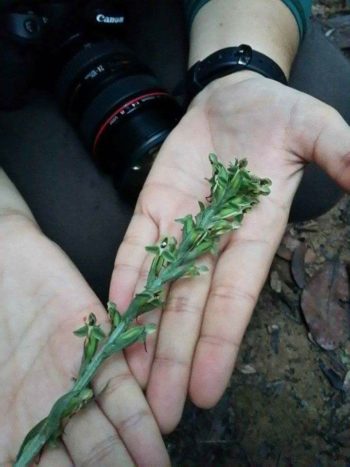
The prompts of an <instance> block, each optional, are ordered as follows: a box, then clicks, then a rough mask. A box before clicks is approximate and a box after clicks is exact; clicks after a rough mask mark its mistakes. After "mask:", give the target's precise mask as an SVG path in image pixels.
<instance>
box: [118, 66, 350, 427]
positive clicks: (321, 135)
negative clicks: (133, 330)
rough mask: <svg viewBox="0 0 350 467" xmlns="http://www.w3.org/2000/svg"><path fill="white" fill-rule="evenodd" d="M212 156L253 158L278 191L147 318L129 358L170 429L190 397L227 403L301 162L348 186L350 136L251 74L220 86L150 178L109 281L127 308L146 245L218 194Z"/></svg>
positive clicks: (141, 274) (325, 110) (199, 104)
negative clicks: (212, 186)
mask: <svg viewBox="0 0 350 467" xmlns="http://www.w3.org/2000/svg"><path fill="white" fill-rule="evenodd" d="M214 83H215V82H214ZM214 83H213V84H214ZM210 152H214V153H216V154H217V155H218V158H219V159H220V160H221V161H222V162H224V163H225V164H227V163H228V162H229V161H231V160H232V159H233V158H236V157H238V158H242V157H245V158H247V159H248V164H249V165H248V167H249V168H250V169H251V171H252V172H254V173H256V174H257V175H258V176H260V177H268V178H270V179H271V180H272V192H271V194H270V195H269V196H268V197H266V198H264V199H262V200H261V203H260V204H259V205H258V206H257V207H256V208H254V209H253V211H252V212H251V213H249V214H248V215H247V216H246V218H245V220H244V222H243V226H242V227H241V229H240V230H238V231H237V232H234V233H233V234H231V235H229V236H228V237H227V238H225V239H224V241H223V242H222V244H221V250H220V254H219V255H218V257H217V258H213V257H210V256H207V257H206V258H203V260H202V261H201V263H205V264H207V265H208V266H209V273H207V274H205V275H203V276H201V277H199V278H195V279H181V280H179V281H177V283H175V284H173V285H172V286H171V288H170V289H169V291H168V298H167V305H166V307H165V309H164V310H163V311H162V313H160V311H158V312H153V313H151V314H149V315H148V316H145V317H144V319H145V320H147V321H152V322H157V321H159V332H158V336H157V337H154V338H153V340H152V339H150V342H149V344H148V345H147V352H145V349H144V348H143V347H142V346H140V345H135V346H134V347H132V348H130V349H128V350H127V352H126V355H127V360H128V363H129V365H130V367H131V369H132V371H133V373H134V375H135V376H136V378H137V379H138V381H139V382H140V384H141V385H142V386H143V387H145V388H146V391H147V397H148V400H149V403H150V405H151V407H152V410H153V413H154V414H155V416H156V418H157V420H158V423H159V424H160V427H161V429H162V431H163V432H169V431H171V430H172V429H173V428H174V427H175V426H176V424H177V422H178V421H179V418H180V417H181V413H182V409H183V404H184V401H185V397H186V394H187V392H188V391H189V394H190V397H191V399H192V400H193V402H194V403H195V404H197V405H198V406H200V407H211V406H213V405H214V404H215V403H216V402H217V401H218V399H219V398H220V397H221V395H222V393H223V391H224V389H225V387H226V385H227V383H228V381H229V378H230V375H231V372H232V369H233V366H234V362H235V359H236V356H237V352H238V349H239V345H240V342H241V340H242V337H243V335H244V332H245V329H246V327H247V324H248V322H249V320H250V317H251V314H252V311H253V309H254V306H255V303H256V301H257V298H258V295H259V292H260V290H261V288H262V286H263V283H264V281H265V278H266V276H267V273H268V270H269V266H270V264H271V261H272V258H273V255H274V253H275V251H276V249H277V247H278V244H279V242H280V239H281V236H282V234H283V232H284V229H285V226H286V223H287V220H288V214H289V208H290V205H291V202H292V199H293V196H294V193H295V191H296V188H297V186H298V183H299V181H300V179H301V176H302V169H303V166H304V164H305V163H306V162H309V161H315V162H316V163H318V164H319V165H321V166H322V167H323V168H324V169H325V170H326V171H327V172H328V173H329V174H330V175H331V176H332V177H333V178H335V179H336V181H337V182H338V183H339V184H340V185H341V186H342V187H343V188H347V189H349V188H350V169H349V162H350V130H349V127H348V125H347V124H346V123H345V122H344V120H343V119H342V118H341V117H340V116H339V115H338V114H337V112H336V111H335V110H333V109H332V108H330V107H329V106H327V105H325V104H323V103H321V102H320V101H318V100H316V99H313V98H312V97H310V96H307V95H305V94H302V93H300V92H298V91H295V90H293V89H290V88H288V87H286V86H283V85H280V84H278V83H276V82H273V81H271V80H268V79H265V78H262V77H259V76H258V75H255V74H253V73H251V74H250V75H248V76H246V77H245V79H242V80H241V81H239V80H237V78H236V77H235V75H233V77H227V78H223V79H221V80H220V81H219V82H217V83H215V84H214V85H213V87H212V88H210V87H209V88H208V89H206V90H204V91H203V92H202V93H201V94H200V95H199V96H198V97H197V98H196V99H195V101H194V102H193V103H192V105H191V108H190V110H189V111H188V112H187V114H186V115H185V116H184V117H183V119H182V120H181V122H180V123H179V125H178V126H177V127H176V128H175V130H174V131H173V132H172V133H171V135H170V136H169V137H168V139H167V140H166V142H165V144H164V145H163V147H162V149H161V151H160V153H159V155H158V157H157V159H156V162H155V164H154V166H153V168H152V170H151V172H150V174H149V177H148V179H147V180H146V183H145V186H144V188H143V190H142V192H141V194H140V197H139V200H138V203H137V206H136V209H135V213H134V216H133V218H132V220H131V223H130V225H129V228H128V231H127V233H126V236H125V238H124V241H123V243H122V245H121V247H120V249H119V251H118V254H117V258H116V263H115V270H114V273H113V276H112V282H111V288H110V296H111V299H112V300H114V301H116V302H117V305H119V307H120V309H122V310H123V309H125V308H126V306H127V305H128V303H129V301H130V299H131V297H132V296H133V294H134V293H135V291H138V290H139V289H140V288H141V287H142V285H143V284H144V282H145V278H146V275H147V270H148V267H149V264H150V259H149V258H148V257H147V256H146V254H145V252H144V246H145V245H148V244H151V243H154V242H156V241H157V240H159V237H160V236H162V235H164V234H173V235H175V236H179V235H180V225H178V224H174V219H176V218H180V217H183V216H184V215H185V214H188V213H195V212H197V210H198V204H197V201H198V200H203V199H204V198H205V196H207V195H208V194H209V186H208V183H207V182H206V181H205V177H208V176H210V164H209V161H208V154H209V153H210Z"/></svg>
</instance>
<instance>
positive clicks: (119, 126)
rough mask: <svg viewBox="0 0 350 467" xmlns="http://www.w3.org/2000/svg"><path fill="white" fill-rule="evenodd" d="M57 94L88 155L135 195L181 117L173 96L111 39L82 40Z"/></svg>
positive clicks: (128, 52)
mask: <svg viewBox="0 0 350 467" xmlns="http://www.w3.org/2000/svg"><path fill="white" fill-rule="evenodd" d="M57 94H58V97H59V100H60V102H61V104H62V107H63V109H64V111H65V113H66V114H67V116H68V118H69V119H70V121H71V122H72V123H73V124H74V125H75V126H76V127H77V128H78V130H79V132H80V135H81V137H82V140H83V142H84V143H85V145H86V147H87V149H88V150H89V152H90V153H91V154H92V156H93V159H94V160H95V161H96V162H97V163H98V164H99V166H100V167H101V168H102V169H104V170H105V171H107V172H110V173H112V174H113V175H114V178H115V182H116V184H117V186H118V188H119V189H120V190H121V191H124V192H125V193H128V194H129V195H131V196H133V195H134V196H136V195H137V194H138V192H139V191H140V189H141V187H142V184H143V182H144V180H145V177H146V176H147V173H148V171H149V169H150V167H151V165H152V162H153V160H154V157H155V155H156V153H157V152H158V149H159V148H160V146H161V144H162V143H163V141H164V140H165V138H166V137H167V135H168V134H169V132H170V131H171V130H172V129H173V127H174V126H175V125H176V123H177V122H178V121H179V119H180V117H181V114H182V112H181V108H180V106H179V104H178V103H177V101H176V100H175V98H174V97H172V96H171V95H170V94H169V93H168V92H167V91H166V90H165V89H163V88H162V87H161V86H160V85H159V83H158V82H157V80H156V78H155V77H154V75H153V74H152V72H151V71H150V70H149V69H148V68H147V67H146V66H145V65H143V64H141V63H140V62H139V61H138V60H137V58H136V57H135V56H134V55H133V54H132V52H131V51H129V50H128V49H127V47H126V46H125V45H124V44H122V43H120V42H119V41H115V40H114V41H104V42H97V43H91V42H90V43H86V44H85V45H84V47H83V48H82V49H81V50H80V51H79V52H78V53H76V54H75V55H74V56H73V57H72V58H71V59H70V60H68V61H67V63H66V64H65V66H64V67H63V70H62V72H61V74H60V76H59V78H58V81H57Z"/></svg>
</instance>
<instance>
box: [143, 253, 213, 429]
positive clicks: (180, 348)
mask: <svg viewBox="0 0 350 467" xmlns="http://www.w3.org/2000/svg"><path fill="white" fill-rule="evenodd" d="M199 264H201V265H202V264H203V265H206V266H207V267H208V269H209V271H208V272H207V273H205V274H203V275H201V276H200V277H195V278H191V279H181V280H179V281H177V282H176V283H174V285H173V286H172V287H171V289H170V291H169V294H168V298H167V305H166V308H165V309H164V311H163V314H162V320H161V327H160V330H159V338H158V341H157V349H156V353H155V358H154V361H153V364H152V370H151V374H150V379H149V382H148V386H147V399H148V401H149V404H150V406H151V408H152V412H153V414H154V416H155V417H156V419H157V422H158V425H159V426H160V429H161V431H162V433H169V432H171V431H172V430H173V429H174V428H175V427H176V425H177V424H178V422H179V420H180V418H181V414H182V410H183V406H184V403H185V399H186V394H187V390H188V383H189V378H190V372H191V365H192V357H193V353H194V349H195V345H196V342H197V339H198V335H199V331H200V326H201V321H202V314H203V310H204V306H205V302H206V299H207V294H208V291H209V286H210V282H211V274H212V270H213V265H214V259H213V258H212V257H210V256H206V257H202V258H201V259H200V261H199Z"/></svg>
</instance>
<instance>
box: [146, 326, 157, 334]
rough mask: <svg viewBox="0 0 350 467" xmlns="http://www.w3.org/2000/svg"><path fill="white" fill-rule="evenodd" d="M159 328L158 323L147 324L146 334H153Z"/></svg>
mask: <svg viewBox="0 0 350 467" xmlns="http://www.w3.org/2000/svg"><path fill="white" fill-rule="evenodd" d="M156 330H157V325H156V324H153V323H149V324H146V326H145V328H144V332H145V335H146V336H148V335H149V334H153V333H154V332H156Z"/></svg>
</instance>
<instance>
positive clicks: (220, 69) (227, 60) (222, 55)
mask: <svg viewBox="0 0 350 467" xmlns="http://www.w3.org/2000/svg"><path fill="white" fill-rule="evenodd" d="M241 70H252V71H255V72H257V73H260V74H261V75H263V76H265V77H266V78H270V79H274V80H276V81H279V82H280V83H282V84H287V83H288V82H287V78H286V76H285V74H284V73H283V71H282V69H281V68H280V67H279V66H278V65H277V63H276V62H274V61H273V60H272V59H271V58H269V57H267V56H266V55H264V54H262V53H260V52H257V51H256V50H253V49H252V48H251V47H250V46H249V45H246V44H242V45H240V46H238V47H227V48H226V49H221V50H218V51H217V52H214V53H212V54H211V55H209V56H208V57H207V58H205V59H204V60H202V61H198V62H197V63H195V64H194V65H193V66H192V67H191V68H190V69H189V70H188V72H187V77H186V91H187V101H188V102H190V101H191V100H192V99H193V98H194V97H195V96H196V95H197V94H198V93H199V92H200V91H201V90H202V89H203V88H204V87H205V86H206V85H207V84H209V83H210V82H212V81H214V80H215V79H217V78H221V77H222V76H226V75H229V74H231V73H235V72H236V71H241Z"/></svg>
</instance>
